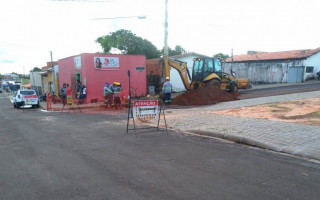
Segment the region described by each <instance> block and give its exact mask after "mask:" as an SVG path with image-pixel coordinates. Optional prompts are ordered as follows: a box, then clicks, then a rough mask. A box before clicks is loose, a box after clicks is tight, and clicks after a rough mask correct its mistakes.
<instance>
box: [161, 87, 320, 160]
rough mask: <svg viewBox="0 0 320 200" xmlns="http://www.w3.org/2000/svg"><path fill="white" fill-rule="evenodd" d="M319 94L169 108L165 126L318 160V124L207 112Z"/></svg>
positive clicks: (318, 95)
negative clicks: (186, 107)
mask: <svg viewBox="0 0 320 200" xmlns="http://www.w3.org/2000/svg"><path fill="white" fill-rule="evenodd" d="M319 97H320V91H315V92H305V93H296V94H289V95H279V96H271V97H263V98H254V99H246V100H239V101H232V102H224V103H219V104H215V105H210V106H205V107H198V108H192V109H190V108H188V109H170V108H169V109H167V110H166V119H167V124H168V126H169V127H172V128H173V129H177V130H182V131H187V132H192V133H198V134H204V135H209V136H214V137H219V138H224V139H228V140H233V141H236V142H241V143H245V144H250V145H253V146H258V147H261V148H266V149H271V150H275V151H279V152H285V153H290V154H293V155H299V156H303V157H307V158H311V159H316V160H320V127H319V126H313V125H303V124H296V123H289V122H280V121H270V120H264V119H255V118H244V117H234V116H225V115H218V114H212V113H210V111H213V110H224V109H230V108H241V107H247V106H255V105H261V104H266V103H273V102H282V101H290V100H301V99H306V98H319Z"/></svg>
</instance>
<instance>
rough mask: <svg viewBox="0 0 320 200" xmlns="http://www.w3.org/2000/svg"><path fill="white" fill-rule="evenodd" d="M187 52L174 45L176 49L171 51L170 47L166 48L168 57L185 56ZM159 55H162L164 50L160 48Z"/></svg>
mask: <svg viewBox="0 0 320 200" xmlns="http://www.w3.org/2000/svg"><path fill="white" fill-rule="evenodd" d="M186 53H187V51H186V50H185V49H184V48H182V47H181V46H180V45H176V47H175V48H174V49H171V48H170V47H168V54H169V56H176V55H181V54H186ZM161 54H162V55H163V54H164V49H163V48H162V50H161Z"/></svg>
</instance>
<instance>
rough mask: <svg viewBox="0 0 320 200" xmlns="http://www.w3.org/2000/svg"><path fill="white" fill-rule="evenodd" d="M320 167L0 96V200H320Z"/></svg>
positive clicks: (118, 119) (123, 118)
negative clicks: (18, 104)
mask: <svg viewBox="0 0 320 200" xmlns="http://www.w3.org/2000/svg"><path fill="white" fill-rule="evenodd" d="M319 188H320V165H319V164H316V163H311V162H308V161H304V160H301V159H297V158H293V157H288V156H284V155H280V154H276V153H273V152H268V151H265V150H260V149H255V148H251V147H248V146H244V145H240V144H235V143H230V142H225V141H220V140H209V139H202V138H197V137H191V136H186V135H184V134H182V133H176V132H173V131H170V132H169V134H168V135H167V134H165V133H164V132H148V133H138V134H137V137H135V135H134V134H133V133H129V134H127V133H126V115H124V114H122V115H119V116H117V115H98V114H95V115H90V114H78V113H75V114H74V113H62V114H61V113H51V112H43V111H41V110H40V109H27V110H24V111H23V110H17V109H14V108H13V106H12V105H11V104H10V103H9V99H8V98H7V97H4V95H2V94H0V199H1V200H2V199H3V200H13V199H16V200H21V199H28V200H29V199H32V200H37V199H39V200H40V199H41V200H43V199H46V200H50V199H57V200H62V199H68V200H73V199H77V200H82V199H83V200H89V199H92V200H97V199H99V200H100V199H103V200H107V199H110V200H117V199H119V200H123V199H130V200H131V199H139V200H141V199H183V200H186V199H246V200H248V199H254V200H256V199H268V200H270V199H281V200H282V199H299V200H300V199H308V200H312V199H319V196H320V190H319Z"/></svg>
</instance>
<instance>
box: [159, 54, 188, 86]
mask: <svg viewBox="0 0 320 200" xmlns="http://www.w3.org/2000/svg"><path fill="white" fill-rule="evenodd" d="M163 62H164V75H165V77H170V69H171V67H172V68H174V69H176V70H177V71H178V72H179V75H180V77H181V80H182V82H183V85H184V87H185V88H186V90H191V87H190V82H189V80H191V77H190V73H189V70H188V68H187V63H186V62H182V61H179V60H173V59H170V58H169V57H168V56H164V57H163Z"/></svg>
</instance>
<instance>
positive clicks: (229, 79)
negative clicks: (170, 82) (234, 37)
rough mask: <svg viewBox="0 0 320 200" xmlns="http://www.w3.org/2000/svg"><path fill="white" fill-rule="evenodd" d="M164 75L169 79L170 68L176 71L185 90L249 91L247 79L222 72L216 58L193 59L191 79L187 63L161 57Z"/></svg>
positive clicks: (249, 86)
mask: <svg viewBox="0 0 320 200" xmlns="http://www.w3.org/2000/svg"><path fill="white" fill-rule="evenodd" d="M163 62H164V75H165V77H170V68H171V67H172V68H174V69H176V70H177V71H178V72H179V74H180V77H181V79H182V82H183V84H184V87H185V88H186V90H194V89H197V88H200V87H215V88H220V89H222V90H227V91H231V92H237V91H238V88H240V89H249V88H251V85H250V83H249V79H236V78H235V77H234V76H232V75H230V74H227V73H224V72H222V69H221V62H220V61H219V59H217V58H211V57H202V58H195V59H193V68H192V77H191V76H190V73H189V71H188V68H187V63H186V62H182V61H179V60H174V59H170V58H168V57H167V56H164V57H163Z"/></svg>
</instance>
